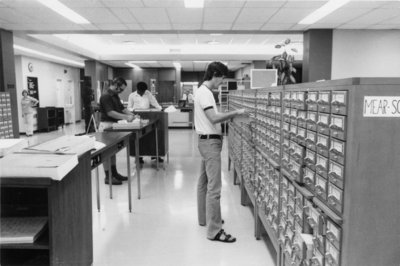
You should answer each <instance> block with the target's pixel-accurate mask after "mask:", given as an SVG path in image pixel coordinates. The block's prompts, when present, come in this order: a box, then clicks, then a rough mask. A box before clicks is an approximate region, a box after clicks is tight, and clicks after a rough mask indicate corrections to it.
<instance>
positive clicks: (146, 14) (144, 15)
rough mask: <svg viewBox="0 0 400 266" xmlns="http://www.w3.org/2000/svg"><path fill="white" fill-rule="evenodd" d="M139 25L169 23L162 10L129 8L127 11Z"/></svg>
mask: <svg viewBox="0 0 400 266" xmlns="http://www.w3.org/2000/svg"><path fill="white" fill-rule="evenodd" d="M129 10H130V11H131V12H132V14H133V15H134V17H135V18H136V19H137V20H138V22H139V23H140V24H157V23H159V24H160V25H162V24H165V23H168V24H169V23H170V21H169V18H168V15H167V12H166V10H165V9H164V8H130V9H129Z"/></svg>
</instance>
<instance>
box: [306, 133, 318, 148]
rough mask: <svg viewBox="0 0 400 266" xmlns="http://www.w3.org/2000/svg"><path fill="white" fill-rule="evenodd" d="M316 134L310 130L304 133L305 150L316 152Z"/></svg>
mask: <svg viewBox="0 0 400 266" xmlns="http://www.w3.org/2000/svg"><path fill="white" fill-rule="evenodd" d="M316 145H317V133H316V132H314V131H311V130H307V131H306V147H307V149H310V150H313V151H316Z"/></svg>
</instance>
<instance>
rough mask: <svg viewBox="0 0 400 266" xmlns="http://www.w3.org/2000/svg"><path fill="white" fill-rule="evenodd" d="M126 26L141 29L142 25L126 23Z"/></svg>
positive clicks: (131, 28)
mask: <svg viewBox="0 0 400 266" xmlns="http://www.w3.org/2000/svg"><path fill="white" fill-rule="evenodd" d="M125 25H126V27H128V29H130V30H142V29H143V28H142V26H141V25H139V24H137V23H126V24H125Z"/></svg>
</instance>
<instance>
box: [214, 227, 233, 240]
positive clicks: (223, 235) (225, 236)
mask: <svg viewBox="0 0 400 266" xmlns="http://www.w3.org/2000/svg"><path fill="white" fill-rule="evenodd" d="M211 240H212V241H220V242H224V243H233V242H235V241H236V238H235V237H233V236H231V235H229V234H226V233H225V231H224V229H221V230H220V231H219V232H218V234H217V235H216V236H215V237H214V239H211Z"/></svg>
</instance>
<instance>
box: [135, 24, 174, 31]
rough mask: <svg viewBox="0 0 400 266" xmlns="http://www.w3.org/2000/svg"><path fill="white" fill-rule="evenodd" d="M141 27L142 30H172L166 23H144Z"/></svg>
mask: <svg viewBox="0 0 400 266" xmlns="http://www.w3.org/2000/svg"><path fill="white" fill-rule="evenodd" d="M142 27H143V29H144V30H172V26H171V25H170V24H169V23H168V24H166V23H162V24H159V23H157V24H155V23H154V24H153V23H151V24H148V23H144V24H142Z"/></svg>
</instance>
